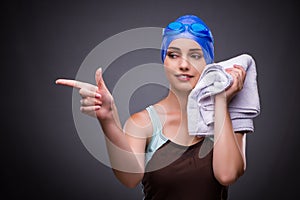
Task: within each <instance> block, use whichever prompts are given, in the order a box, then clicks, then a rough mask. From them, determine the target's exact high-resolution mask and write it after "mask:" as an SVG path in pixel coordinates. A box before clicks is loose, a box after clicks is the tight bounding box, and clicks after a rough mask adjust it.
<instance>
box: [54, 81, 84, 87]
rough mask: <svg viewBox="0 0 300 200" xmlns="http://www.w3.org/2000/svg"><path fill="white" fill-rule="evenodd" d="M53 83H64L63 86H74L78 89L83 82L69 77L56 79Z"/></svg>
mask: <svg viewBox="0 0 300 200" xmlns="http://www.w3.org/2000/svg"><path fill="white" fill-rule="evenodd" d="M55 83H56V84H58V85H65V86H69V87H74V88H78V89H80V88H82V87H83V84H84V83H83V82H80V81H76V80H70V79H57V80H56V81H55Z"/></svg>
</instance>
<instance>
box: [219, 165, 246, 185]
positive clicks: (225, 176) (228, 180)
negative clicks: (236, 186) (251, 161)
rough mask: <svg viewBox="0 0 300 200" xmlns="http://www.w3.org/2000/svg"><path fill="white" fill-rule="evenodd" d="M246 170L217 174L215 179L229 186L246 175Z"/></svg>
mask: <svg viewBox="0 0 300 200" xmlns="http://www.w3.org/2000/svg"><path fill="white" fill-rule="evenodd" d="M244 172H245V170H244V169H242V170H226V171H222V172H217V173H215V177H216V179H217V180H218V182H219V183H220V184H221V185H224V186H229V185H231V184H233V183H234V182H236V181H237V180H238V178H239V177H241V176H242V175H243V174H244Z"/></svg>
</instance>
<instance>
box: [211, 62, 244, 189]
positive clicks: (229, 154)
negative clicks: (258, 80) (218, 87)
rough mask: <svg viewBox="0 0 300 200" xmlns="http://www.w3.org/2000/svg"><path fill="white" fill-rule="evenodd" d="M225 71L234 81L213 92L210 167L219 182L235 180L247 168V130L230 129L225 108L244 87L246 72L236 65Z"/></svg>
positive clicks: (230, 123) (229, 182)
mask: <svg viewBox="0 0 300 200" xmlns="http://www.w3.org/2000/svg"><path fill="white" fill-rule="evenodd" d="M227 72H228V73H230V74H231V75H232V77H233V84H232V85H231V87H230V88H228V89H227V90H226V91H225V92H223V93H221V94H218V95H216V96H215V136H214V150H213V151H214V152H213V170H214V175H215V177H216V179H217V180H218V181H219V182H220V183H221V184H222V185H230V184H232V183H234V182H235V181H236V180H237V179H238V178H239V177H240V176H241V175H243V173H244V171H245V169H246V152H245V151H246V134H244V133H235V132H234V131H233V128H232V122H231V119H230V114H229V111H228V103H229V102H230V101H231V99H232V97H233V96H234V95H235V94H236V93H238V92H239V91H240V90H242V88H243V84H244V80H245V76H246V72H245V70H244V68H243V67H241V66H238V65H235V66H234V67H233V68H230V69H227Z"/></svg>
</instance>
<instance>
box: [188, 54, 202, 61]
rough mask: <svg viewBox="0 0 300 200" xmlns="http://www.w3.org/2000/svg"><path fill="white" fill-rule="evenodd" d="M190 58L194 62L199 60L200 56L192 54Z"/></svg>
mask: <svg viewBox="0 0 300 200" xmlns="http://www.w3.org/2000/svg"><path fill="white" fill-rule="evenodd" d="M191 57H192V58H194V59H196V60H199V59H200V58H201V57H202V56H201V55H200V54H192V55H191Z"/></svg>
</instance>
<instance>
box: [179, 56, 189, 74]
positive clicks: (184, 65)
mask: <svg viewBox="0 0 300 200" xmlns="http://www.w3.org/2000/svg"><path fill="white" fill-rule="evenodd" d="M179 68H180V70H182V71H187V70H189V68H190V63H189V61H188V60H187V59H186V58H182V59H181V62H180V66H179Z"/></svg>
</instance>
